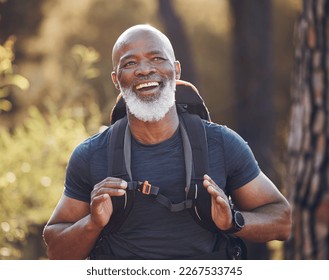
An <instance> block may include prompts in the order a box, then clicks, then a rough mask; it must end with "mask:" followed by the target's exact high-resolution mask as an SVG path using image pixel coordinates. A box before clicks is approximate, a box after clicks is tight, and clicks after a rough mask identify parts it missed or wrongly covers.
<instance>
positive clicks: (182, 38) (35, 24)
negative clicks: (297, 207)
mask: <svg viewBox="0 0 329 280" xmlns="http://www.w3.org/2000/svg"><path fill="white" fill-rule="evenodd" d="M301 10H302V3H301V1H298V0H276V1H270V0H259V1H257V0H246V1H238V0H232V1H229V0H202V1H201V0H172V1H170V0H127V1H120V0H111V1H108V0H70V1H67V0H29V1H26V0H0V159H1V160H0V170H1V171H0V259H44V258H46V254H45V246H44V244H43V241H42V237H41V235H42V229H43V226H44V224H45V223H46V221H47V220H48V218H49V217H50V215H51V213H52V210H53V209H54V207H55V205H56V202H57V201H58V199H59V197H60V195H61V193H62V191H63V182H64V176H65V167H66V164H67V161H68V159H69V156H70V154H71V152H72V150H73V149H74V147H75V146H76V145H77V144H78V143H79V142H80V141H82V140H83V139H84V138H86V137H88V136H89V135H92V134H94V133H97V132H98V131H99V129H100V128H101V127H102V126H103V125H108V124H109V114H110V111H111V109H112V107H113V105H114V102H115V98H116V96H117V92H116V90H115V88H114V86H113V85H112V82H111V79H110V73H111V71H112V66H111V50H112V46H113V44H114V42H115V40H116V38H117V37H118V35H119V34H120V33H121V32H122V31H124V30H125V29H126V28H128V27H130V26H131V25H134V24H139V23H150V24H152V25H154V26H155V27H157V28H159V29H160V30H162V31H163V32H164V33H166V34H167V35H168V37H169V38H170V39H171V40H172V43H173V46H174V49H175V50H176V57H177V59H178V60H180V61H181V64H182V79H184V80H188V81H191V82H193V83H194V84H195V85H196V86H197V87H198V89H199V91H200V93H201V95H202V96H203V98H204V100H205V103H206V104H207V106H208V108H209V110H210V114H211V117H212V120H213V121H214V122H217V123H220V124H225V125H228V126H229V127H231V128H233V129H234V130H236V131H237V132H238V133H240V134H241V135H242V136H243V137H244V138H245V140H246V141H248V143H249V144H250V146H251V148H252V149H253V150H254V152H255V154H256V157H257V159H258V161H259V163H260V166H261V168H262V169H263V170H264V171H265V173H266V174H268V176H269V177H270V178H271V179H272V180H273V181H274V182H275V183H276V185H277V186H278V187H279V189H280V190H281V191H282V192H283V193H284V194H285V195H288V191H289V190H288V187H289V186H287V185H286V183H285V181H284V180H283V178H284V177H285V176H286V172H287V171H286V146H287V144H286V143H287V138H288V133H289V114H290V106H291V102H292V101H291V81H292V75H293V70H294V26H295V24H296V22H297V18H298V16H299V15H300V13H301ZM248 246H250V248H252V250H250V251H251V253H252V258H255V259H284V258H285V253H284V244H283V243H282V242H269V243H268V244H264V245H262V244H249V245H248Z"/></svg>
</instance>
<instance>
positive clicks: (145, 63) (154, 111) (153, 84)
mask: <svg viewBox="0 0 329 280" xmlns="http://www.w3.org/2000/svg"><path fill="white" fill-rule="evenodd" d="M112 59H113V65H114V71H113V72H112V80H113V82H114V84H115V85H116V87H117V88H118V89H119V90H121V92H122V96H123V98H124V100H125V102H126V105H127V108H128V110H129V112H130V113H131V114H133V115H134V116H135V117H136V118H138V119H140V120H142V121H145V122H146V121H159V120H161V119H162V118H163V117H164V116H165V114H166V113H167V112H168V111H169V109H170V108H171V107H172V106H174V104H175V88H176V79H179V76H180V64H179V62H178V61H175V56H174V52H173V49H172V46H171V44H170V42H169V40H168V38H167V37H166V36H165V35H164V34H162V33H161V32H160V31H158V30H157V29H155V28H152V27H149V26H145V25H140V26H135V27H132V28H130V29H128V30H127V31H126V32H124V33H123V34H122V35H121V36H120V37H119V39H118V40H117V42H116V44H115V46H114V48H113V56H112Z"/></svg>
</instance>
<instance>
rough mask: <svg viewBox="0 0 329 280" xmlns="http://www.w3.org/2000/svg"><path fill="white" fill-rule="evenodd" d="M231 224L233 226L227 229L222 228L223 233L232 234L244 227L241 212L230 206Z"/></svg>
mask: <svg viewBox="0 0 329 280" xmlns="http://www.w3.org/2000/svg"><path fill="white" fill-rule="evenodd" d="M232 224H233V227H231V228H230V229H228V230H224V232H225V233H228V234H233V233H236V232H238V231H240V230H241V229H242V228H243V227H244V218H243V216H242V214H241V212H240V211H237V210H235V209H233V208H232Z"/></svg>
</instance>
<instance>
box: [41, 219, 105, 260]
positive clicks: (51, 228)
mask: <svg viewBox="0 0 329 280" xmlns="http://www.w3.org/2000/svg"><path fill="white" fill-rule="evenodd" d="M101 230H102V229H101V228H99V227H96V226H95V225H94V224H93V223H92V222H91V220H90V215H87V216H86V217H84V218H82V219H81V220H79V221H77V222H76V223H58V224H50V225H47V226H46V227H45V230H44V239H45V242H46V244H47V253H48V257H49V259H70V260H78V259H86V258H87V257H88V256H89V253H90V251H91V250H92V248H93V246H94V244H95V242H96V240H97V238H98V236H99V234H100V232H101Z"/></svg>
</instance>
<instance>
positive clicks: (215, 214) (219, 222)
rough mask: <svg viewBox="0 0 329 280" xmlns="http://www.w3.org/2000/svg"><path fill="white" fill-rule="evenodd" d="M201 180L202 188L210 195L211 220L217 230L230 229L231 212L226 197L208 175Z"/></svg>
mask: <svg viewBox="0 0 329 280" xmlns="http://www.w3.org/2000/svg"><path fill="white" fill-rule="evenodd" d="M203 179H204V181H203V186H204V187H205V188H206V189H207V191H208V193H209V194H210V195H211V217H212V220H213V221H214V223H215V224H216V226H217V227H218V228H219V229H221V230H228V229H230V228H231V227H232V212H231V207H230V203H229V200H228V197H227V196H226V195H225V193H224V192H223V190H222V189H221V188H220V187H218V186H217V184H216V183H215V182H214V181H213V180H212V179H211V178H210V177H209V176H208V175H204V176H203Z"/></svg>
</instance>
